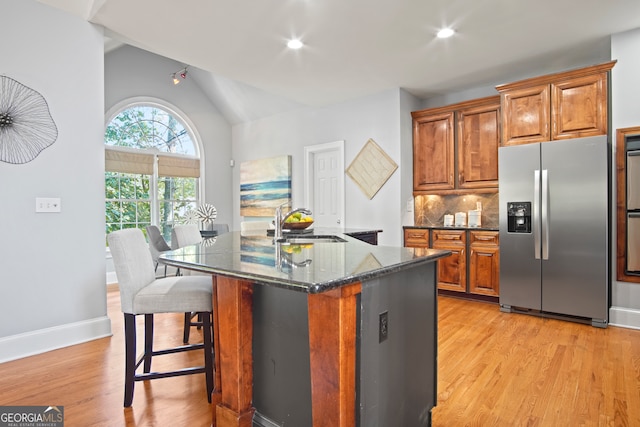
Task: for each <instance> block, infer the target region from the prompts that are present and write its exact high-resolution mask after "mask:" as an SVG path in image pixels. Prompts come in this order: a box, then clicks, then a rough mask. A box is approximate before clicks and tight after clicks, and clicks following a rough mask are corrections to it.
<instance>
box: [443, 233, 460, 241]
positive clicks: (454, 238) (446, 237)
mask: <svg viewBox="0 0 640 427" xmlns="http://www.w3.org/2000/svg"><path fill="white" fill-rule="evenodd" d="M438 240H460V236H451V235H449V234H441V235H439V236H438Z"/></svg>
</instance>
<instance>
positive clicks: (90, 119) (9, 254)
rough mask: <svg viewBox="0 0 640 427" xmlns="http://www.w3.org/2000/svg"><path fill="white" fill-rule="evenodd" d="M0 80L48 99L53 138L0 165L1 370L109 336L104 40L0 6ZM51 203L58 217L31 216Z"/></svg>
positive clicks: (95, 31)
mask: <svg viewBox="0 0 640 427" xmlns="http://www.w3.org/2000/svg"><path fill="white" fill-rule="evenodd" d="M0 10H2V13H0V39H2V40H4V43H3V48H2V60H1V61H0V74H2V75H5V76H7V77H10V78H12V79H15V80H17V81H19V82H20V83H22V84H24V85H26V86H28V87H30V88H32V89H34V90H36V91H38V92H39V93H40V94H42V96H43V97H44V98H45V99H46V101H47V103H48V105H49V109H50V111H51V115H52V117H53V119H54V121H55V123H56V125H57V128H58V138H57V140H56V142H55V143H54V144H53V145H51V146H50V147H48V148H46V149H45V150H44V151H42V152H41V153H40V155H39V156H38V157H36V158H35V159H34V160H33V161H31V162H29V163H25V164H9V163H5V162H0V181H1V182H2V185H0V200H1V202H0V203H2V209H0V236H2V244H0V362H2V361H4V360H10V359H14V358H17V357H21V356H25V355H28V354H34V353H39V352H42V351H47V350H50V349H53V348H58V347H62V346H66V345H71V344H75V343H78V342H82V341H86V340H90V339H94V338H97V337H100V336H105V335H110V334H111V325H110V321H109V319H108V317H107V315H106V313H107V311H106V294H105V280H104V277H105V263H104V256H105V249H104V190H103V188H104V154H103V151H104V150H103V139H102V134H103V120H104V101H103V73H104V68H103V57H104V54H103V47H102V46H103V38H102V30H101V29H99V28H96V27H94V26H93V25H91V24H89V23H87V22H85V21H83V20H81V19H78V18H75V17H72V16H71V15H68V14H65V13H63V12H60V11H58V10H55V9H52V8H50V7H48V6H44V5H42V4H40V3H37V2H35V1H31V0H28V1H25V0H0ZM36 197H59V198H61V202H62V211H61V212H60V213H48V214H45V213H36V212H35V199H36Z"/></svg>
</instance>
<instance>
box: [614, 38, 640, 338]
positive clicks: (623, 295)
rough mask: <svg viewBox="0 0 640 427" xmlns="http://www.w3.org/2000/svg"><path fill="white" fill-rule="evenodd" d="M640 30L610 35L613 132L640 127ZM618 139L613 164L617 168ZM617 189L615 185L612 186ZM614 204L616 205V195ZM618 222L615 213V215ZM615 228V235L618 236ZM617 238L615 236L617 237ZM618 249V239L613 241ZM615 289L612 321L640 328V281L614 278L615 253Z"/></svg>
mask: <svg viewBox="0 0 640 427" xmlns="http://www.w3.org/2000/svg"><path fill="white" fill-rule="evenodd" d="M638 52H640V29H636V30H632V31H627V32H624V33H619V34H614V35H613V36H612V37H611V58H612V59H617V60H618V62H617V63H616V65H615V66H614V67H613V70H612V72H611V73H612V74H611V85H612V93H611V98H612V108H611V110H612V124H613V125H612V133H613V138H614V139H615V133H616V129H619V128H627V127H634V126H640V102H639V100H640V81H639V80H638V76H639V75H640V73H639V70H640V55H638ZM615 143H616V142H615V140H614V141H613V145H614V155H613V159H614V165H613V170H614V171H615ZM613 188H614V190H615V188H616V186H615V185H614V186H613ZM613 196H614V199H613V202H612V206H613V207H614V208H615V205H616V203H615V197H616V195H615V194H614V195H613ZM613 218H614V221H615V214H614V215H613ZM615 230H616V229H615V227H614V229H613V235H614V236H615V235H616V231H615ZM614 240H615V239H614ZM614 251H615V241H614ZM611 265H612V266H613V267H612V269H613V270H614V271H613V277H614V280H613V285H612V286H613V289H612V308H611V311H610V315H609V317H610V322H611V323H612V324H617V325H625V326H630V327H634V328H638V329H640V284H639V283H625V282H617V281H616V280H615V277H616V274H615V268H616V267H615V265H616V264H615V256H614V257H613V258H612V262H611Z"/></svg>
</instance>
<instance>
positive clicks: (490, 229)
mask: <svg viewBox="0 0 640 427" xmlns="http://www.w3.org/2000/svg"><path fill="white" fill-rule="evenodd" d="M402 228H403V229H405V228H424V229H427V230H471V231H475V230H477V231H499V230H500V229H499V228H498V227H483V226H480V227H456V226H453V227H445V226H444V225H403V226H402Z"/></svg>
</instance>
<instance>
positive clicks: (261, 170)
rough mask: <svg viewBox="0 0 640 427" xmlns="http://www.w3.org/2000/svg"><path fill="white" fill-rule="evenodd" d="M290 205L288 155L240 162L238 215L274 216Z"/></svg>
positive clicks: (289, 157)
mask: <svg viewBox="0 0 640 427" xmlns="http://www.w3.org/2000/svg"><path fill="white" fill-rule="evenodd" d="M283 203H286V204H287V205H286V206H285V207H284V208H283V209H285V210H286V209H289V208H290V207H291V156H278V157H271V158H268V159H260V160H250V161H247V162H242V163H241V164H240V215H242V216H268V217H272V216H274V215H275V209H276V208H277V207H278V206H280V205H282V204H283Z"/></svg>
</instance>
